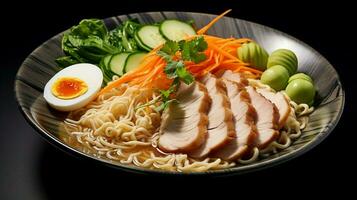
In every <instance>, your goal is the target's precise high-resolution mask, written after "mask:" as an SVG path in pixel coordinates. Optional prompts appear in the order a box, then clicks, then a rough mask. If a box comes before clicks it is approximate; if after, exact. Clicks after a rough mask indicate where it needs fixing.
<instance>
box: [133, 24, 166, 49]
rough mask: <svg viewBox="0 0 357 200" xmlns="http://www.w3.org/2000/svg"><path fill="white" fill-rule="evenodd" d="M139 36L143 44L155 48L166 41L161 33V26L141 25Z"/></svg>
mask: <svg viewBox="0 0 357 200" xmlns="http://www.w3.org/2000/svg"><path fill="white" fill-rule="evenodd" d="M137 37H138V39H139V40H140V42H141V43H142V44H143V45H145V46H147V47H149V48H150V49H153V48H155V47H157V46H159V45H161V44H163V43H165V41H166V40H165V38H164V37H163V36H162V35H161V34H160V29H159V27H158V26H154V25H146V26H143V27H141V28H140V29H139V30H138V32H137Z"/></svg>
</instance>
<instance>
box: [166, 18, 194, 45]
mask: <svg viewBox="0 0 357 200" xmlns="http://www.w3.org/2000/svg"><path fill="white" fill-rule="evenodd" d="M160 33H161V34H162V35H163V36H164V37H165V38H167V39H169V40H173V41H180V40H183V39H184V38H185V37H187V36H192V35H196V31H195V30H194V29H193V28H192V26H191V25H189V24H187V23H185V22H182V21H178V20H175V19H169V20H165V21H164V22H162V24H161V25H160Z"/></svg>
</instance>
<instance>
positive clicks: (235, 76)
mask: <svg viewBox="0 0 357 200" xmlns="http://www.w3.org/2000/svg"><path fill="white" fill-rule="evenodd" d="M217 76H219V77H221V78H224V79H227V80H230V81H234V82H236V83H239V84H241V85H243V86H247V85H248V83H249V82H248V80H247V79H246V78H245V77H244V75H243V74H241V73H234V72H232V71H231V70H226V71H223V72H219V73H218V74H217Z"/></svg>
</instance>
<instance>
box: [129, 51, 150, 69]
mask: <svg viewBox="0 0 357 200" xmlns="http://www.w3.org/2000/svg"><path fill="white" fill-rule="evenodd" d="M145 56H146V53H145V52H135V53H132V54H130V55H129V56H128V58H127V59H126V63H125V73H127V72H130V71H131V70H133V69H135V68H137V67H139V65H140V63H141V61H143V59H144V57H145Z"/></svg>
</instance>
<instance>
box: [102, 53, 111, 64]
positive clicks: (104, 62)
mask: <svg viewBox="0 0 357 200" xmlns="http://www.w3.org/2000/svg"><path fill="white" fill-rule="evenodd" d="M112 56H113V55H107V56H105V57H104V58H103V64H104V66H108V65H109V62H110V59H111V58H112Z"/></svg>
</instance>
